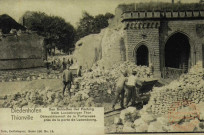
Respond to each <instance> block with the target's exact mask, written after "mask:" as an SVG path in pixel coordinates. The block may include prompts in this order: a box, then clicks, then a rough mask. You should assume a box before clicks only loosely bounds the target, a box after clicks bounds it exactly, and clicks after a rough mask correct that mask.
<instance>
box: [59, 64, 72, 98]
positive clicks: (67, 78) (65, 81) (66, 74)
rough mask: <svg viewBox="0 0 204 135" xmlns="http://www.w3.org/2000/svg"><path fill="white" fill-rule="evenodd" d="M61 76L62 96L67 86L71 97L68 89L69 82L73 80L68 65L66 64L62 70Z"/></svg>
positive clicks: (69, 86) (69, 87)
mask: <svg viewBox="0 0 204 135" xmlns="http://www.w3.org/2000/svg"><path fill="white" fill-rule="evenodd" d="M62 78H63V84H64V88H63V96H64V92H65V89H66V87H67V89H68V94H69V97H71V93H70V89H71V84H72V82H73V76H72V72H71V70H70V69H69V66H67V68H66V69H65V70H64V71H63V74H62Z"/></svg>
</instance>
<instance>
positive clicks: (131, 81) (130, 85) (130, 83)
mask: <svg viewBox="0 0 204 135" xmlns="http://www.w3.org/2000/svg"><path fill="white" fill-rule="evenodd" d="M136 74H137V72H136V71H134V70H133V71H132V74H131V75H130V76H129V77H128V79H127V83H126V88H127V101H126V105H125V107H126V108H127V106H128V104H129V102H130V100H131V99H132V104H131V105H132V106H135V100H136V94H139V93H136V87H135V86H136V82H137V77H136Z"/></svg>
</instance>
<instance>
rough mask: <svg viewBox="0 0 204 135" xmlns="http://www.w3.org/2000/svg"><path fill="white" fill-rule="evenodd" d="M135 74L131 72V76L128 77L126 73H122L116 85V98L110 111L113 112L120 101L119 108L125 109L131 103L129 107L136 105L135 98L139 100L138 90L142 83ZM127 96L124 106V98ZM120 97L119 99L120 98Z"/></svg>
mask: <svg viewBox="0 0 204 135" xmlns="http://www.w3.org/2000/svg"><path fill="white" fill-rule="evenodd" d="M136 75H137V72H136V71H134V70H133V71H132V74H131V75H130V76H129V77H128V74H127V72H126V71H125V72H122V74H121V76H120V77H119V79H118V81H117V83H116V97H115V99H114V101H113V105H112V109H113V110H115V105H116V103H117V101H118V100H119V99H120V106H121V108H127V107H128V105H129V102H130V101H131V103H132V104H131V106H135V105H136V98H137V99H138V100H139V89H140V88H141V86H142V82H141V81H140V80H139V79H138V78H137V77H136ZM125 94H126V95H127V100H126V103H125V105H124V97H125ZM120 96H121V98H120Z"/></svg>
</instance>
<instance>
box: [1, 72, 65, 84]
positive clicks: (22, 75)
mask: <svg viewBox="0 0 204 135" xmlns="http://www.w3.org/2000/svg"><path fill="white" fill-rule="evenodd" d="M60 77H61V73H60V72H59V71H49V73H48V71H47V70H46V69H28V70H26V69H25V70H19V71H18V70H16V71H0V82H14V81H32V80H37V79H58V78H60Z"/></svg>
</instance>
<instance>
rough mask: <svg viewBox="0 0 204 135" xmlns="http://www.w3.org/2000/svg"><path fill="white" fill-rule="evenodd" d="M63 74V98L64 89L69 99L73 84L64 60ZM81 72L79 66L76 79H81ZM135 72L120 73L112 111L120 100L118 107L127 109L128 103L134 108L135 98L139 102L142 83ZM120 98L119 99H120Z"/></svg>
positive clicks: (71, 74)
mask: <svg viewBox="0 0 204 135" xmlns="http://www.w3.org/2000/svg"><path fill="white" fill-rule="evenodd" d="M62 66H63V74H62V78H63V84H64V87H63V96H64V93H65V89H66V88H67V89H68V95H69V97H71V92H70V89H71V85H72V83H73V73H72V71H71V69H70V66H71V65H70V64H69V63H66V61H65V59H63V63H62ZM81 70H82V66H79V68H78V69H77V73H76V74H77V77H81ZM136 75H137V72H136V71H134V70H133V71H132V73H131V75H130V76H128V73H127V71H125V72H122V74H121V76H120V77H119V78H118V81H117V83H116V97H115V99H114V101H113V104H112V109H113V110H114V109H115V105H116V103H117V101H118V100H119V99H120V106H121V108H127V107H128V105H129V102H130V101H131V103H132V104H131V106H135V105H136V98H137V101H138V100H139V89H140V88H141V86H142V82H141V81H140V80H139V79H138V78H137V76H136ZM125 95H127V100H126V103H125V104H124V98H125ZM120 97H121V98H120Z"/></svg>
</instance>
